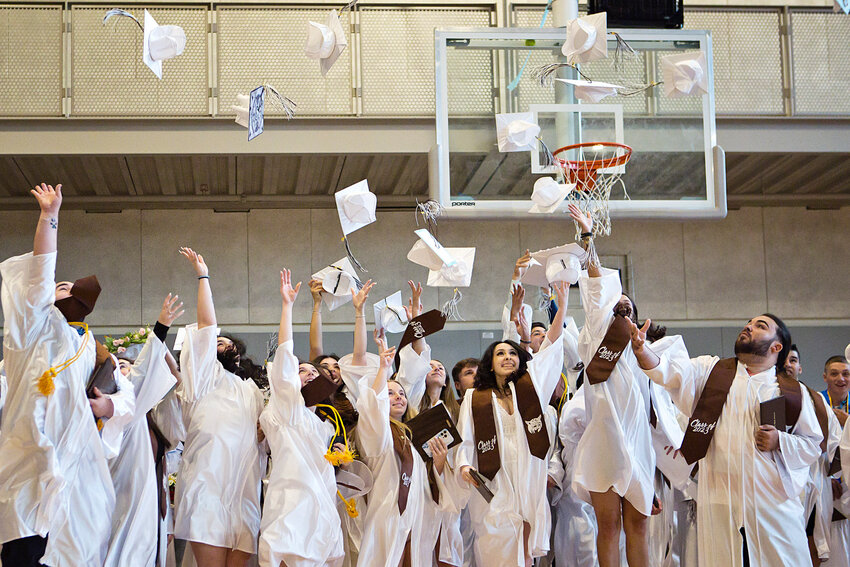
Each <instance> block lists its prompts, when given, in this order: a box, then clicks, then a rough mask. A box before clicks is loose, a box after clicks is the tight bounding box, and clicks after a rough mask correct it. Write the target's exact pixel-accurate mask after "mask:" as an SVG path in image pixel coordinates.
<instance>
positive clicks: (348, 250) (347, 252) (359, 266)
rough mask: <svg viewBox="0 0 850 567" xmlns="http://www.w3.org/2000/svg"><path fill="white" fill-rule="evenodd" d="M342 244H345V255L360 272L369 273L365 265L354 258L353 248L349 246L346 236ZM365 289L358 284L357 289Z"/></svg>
mask: <svg viewBox="0 0 850 567" xmlns="http://www.w3.org/2000/svg"><path fill="white" fill-rule="evenodd" d="M342 242H343V243H344V244H345V255H346V256H348V259H349V260H351V263H352V264H354V267H355V268H357V269H358V270H360V271H361V272H363V273H368V272H369V270H367V269H366V268H364V267H363V265H362V264H361V263H360V262H359V261H358V260H357V258H355V257H354V253H353V252H352V251H351V246H349V245H348V238H346V237H345V236H343V237H342ZM362 287H363V284H362V283H360V282H359V281H358V282H357V289H360V288H362Z"/></svg>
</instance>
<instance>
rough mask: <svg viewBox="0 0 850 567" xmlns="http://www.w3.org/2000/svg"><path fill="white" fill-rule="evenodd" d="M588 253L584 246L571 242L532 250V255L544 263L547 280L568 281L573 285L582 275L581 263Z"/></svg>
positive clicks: (550, 281)
mask: <svg viewBox="0 0 850 567" xmlns="http://www.w3.org/2000/svg"><path fill="white" fill-rule="evenodd" d="M586 255H587V252H586V251H585V249H584V248H582V247H581V246H579V245H578V244H575V243H570V244H564V245H563V246H556V247H554V248H547V249H545V250H538V251H537V252H532V254H531V257H532V258H533V259H534V260H537V261H538V262H540V264H542V265H543V270H544V273H545V276H546V281H547V282H549V283H554V282H567V283H569V284H570V285H572V284H574V283H576V282H577V281H578V278H579V276H580V275H581V264H582V260H584V258H585V256H586Z"/></svg>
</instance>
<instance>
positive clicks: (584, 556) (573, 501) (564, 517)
mask: <svg viewBox="0 0 850 567" xmlns="http://www.w3.org/2000/svg"><path fill="white" fill-rule="evenodd" d="M584 392H585V386H580V387H579V388H578V390H576V392H575V394H574V395H573V397H572V398H571V399H570V400H569V401H568V402H567V403H566V404H564V407H563V408H561V415H560V418H559V421H558V436H559V438H560V440H561V444H562V445H563V448H562V450H561V462H562V463H563V466H564V480H563V481H562V486H563V489H562V492H561V497H560V499H559V500H558V503H557V505H556V508H555V514H556V515H557V521H556V522H555V538H554V539H555V562H556V564H557V565H574V566H575V567H593V566H594V565H596V530H597V528H596V514H595V513H594V511H593V506H591V505H590V503H589V502H588V500H589V498H590V496H589V495H587V494H585V495H584V497H580V496H579V495H578V494H576V492H575V489H576V488H577V486H576V485H575V484H573V475H574V470H575V458H576V446H578V442H579V439H581V436H582V435H583V434H584V430H585V428H586V411H585V399H584Z"/></svg>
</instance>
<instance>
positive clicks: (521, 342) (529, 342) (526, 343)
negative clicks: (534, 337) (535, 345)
mask: <svg viewBox="0 0 850 567" xmlns="http://www.w3.org/2000/svg"><path fill="white" fill-rule="evenodd" d="M519 343H520V344H522V345H530V344H531V341H524V340H522V339H520V340H519Z"/></svg>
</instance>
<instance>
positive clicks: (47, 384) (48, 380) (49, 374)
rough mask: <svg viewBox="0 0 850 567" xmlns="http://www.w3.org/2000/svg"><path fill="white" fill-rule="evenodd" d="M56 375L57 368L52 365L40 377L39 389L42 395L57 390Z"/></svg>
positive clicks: (47, 394)
mask: <svg viewBox="0 0 850 567" xmlns="http://www.w3.org/2000/svg"><path fill="white" fill-rule="evenodd" d="M55 377H56V369H55V368H53V367H52V366H51V367H50V368H48V369H47V370H45V371H44V374H42V375H41V377H40V378H39V379H38V391H39V393H40V394H41V395H42V396H49V395H51V394H52V393H53V392H55V391H56V384H55V383H54V382H53V378H55Z"/></svg>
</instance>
